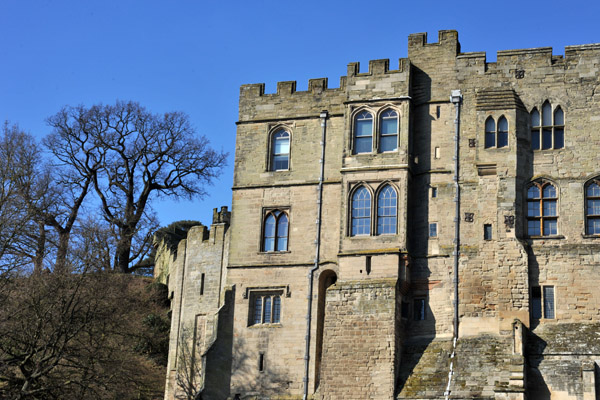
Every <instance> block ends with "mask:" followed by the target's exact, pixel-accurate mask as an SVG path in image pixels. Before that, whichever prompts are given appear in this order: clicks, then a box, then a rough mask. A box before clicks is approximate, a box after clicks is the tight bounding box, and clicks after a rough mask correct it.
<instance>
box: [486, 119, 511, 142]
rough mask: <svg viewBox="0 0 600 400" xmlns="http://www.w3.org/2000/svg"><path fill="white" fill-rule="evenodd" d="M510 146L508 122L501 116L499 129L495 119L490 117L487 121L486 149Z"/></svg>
mask: <svg viewBox="0 0 600 400" xmlns="http://www.w3.org/2000/svg"><path fill="white" fill-rule="evenodd" d="M506 146H508V120H507V119H506V118H505V117H504V116H501V117H500V118H499V119H498V127H497V128H496V121H494V118H492V117H488V119H487V120H486V121H485V148H486V149H490V148H494V147H496V148H502V147H506Z"/></svg>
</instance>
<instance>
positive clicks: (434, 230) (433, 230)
mask: <svg viewBox="0 0 600 400" xmlns="http://www.w3.org/2000/svg"><path fill="white" fill-rule="evenodd" d="M436 236H437V223H435V222H434V223H431V224H429V237H436Z"/></svg>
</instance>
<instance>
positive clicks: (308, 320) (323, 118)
mask: <svg viewBox="0 0 600 400" xmlns="http://www.w3.org/2000/svg"><path fill="white" fill-rule="evenodd" d="M319 117H320V118H321V160H320V161H319V163H320V167H321V172H320V174H319V186H318V189H317V191H318V195H317V221H316V224H317V236H316V238H315V245H316V246H315V247H316V249H315V265H314V266H313V267H312V268H311V269H310V271H309V272H308V296H307V300H308V311H307V313H306V349H305V350H304V396H302V399H303V400H306V399H307V397H308V374H309V359H310V325H311V319H312V297H313V275H314V273H315V271H316V270H317V269H319V257H320V252H321V213H322V210H323V175H324V174H325V133H326V130H327V111H326V110H323V111H321V114H320V115H319Z"/></svg>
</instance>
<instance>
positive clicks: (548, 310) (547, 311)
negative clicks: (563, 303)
mask: <svg viewBox="0 0 600 400" xmlns="http://www.w3.org/2000/svg"><path fill="white" fill-rule="evenodd" d="M544 318H546V319H554V286H544Z"/></svg>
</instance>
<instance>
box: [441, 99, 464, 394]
mask: <svg viewBox="0 0 600 400" xmlns="http://www.w3.org/2000/svg"><path fill="white" fill-rule="evenodd" d="M450 102H451V103H452V104H454V108H455V109H456V117H455V118H454V188H455V197H454V203H455V216H454V251H453V252H452V255H453V256H454V272H453V275H454V277H453V279H452V282H453V283H454V300H453V301H452V303H454V337H453V339H452V354H451V355H450V360H451V361H450V372H449V373H448V385H447V386H446V392H445V393H444V396H445V399H446V400H448V397H449V396H450V385H451V383H452V375H453V374H454V370H453V366H454V355H455V352H456V341H457V339H458V261H459V255H460V185H459V183H458V175H459V166H460V159H459V138H460V105H461V102H462V93H461V92H460V90H453V91H452V94H451V95H450Z"/></svg>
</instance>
